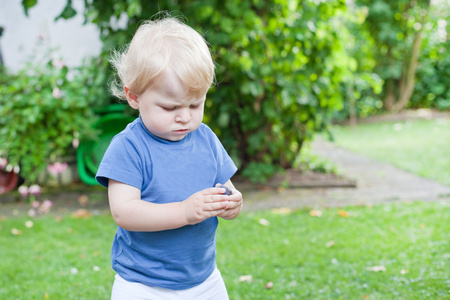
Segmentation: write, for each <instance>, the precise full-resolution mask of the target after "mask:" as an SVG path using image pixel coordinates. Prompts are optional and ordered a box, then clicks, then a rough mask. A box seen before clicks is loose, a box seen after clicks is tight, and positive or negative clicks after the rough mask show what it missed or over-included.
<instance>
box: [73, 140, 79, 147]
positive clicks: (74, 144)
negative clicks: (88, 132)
mask: <svg viewBox="0 0 450 300" xmlns="http://www.w3.org/2000/svg"><path fill="white" fill-rule="evenodd" d="M79 145H80V140H79V139H73V141H72V146H73V147H74V148H75V149H77V148H78V146H79Z"/></svg>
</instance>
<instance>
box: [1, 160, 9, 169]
mask: <svg viewBox="0 0 450 300" xmlns="http://www.w3.org/2000/svg"><path fill="white" fill-rule="evenodd" d="M6 165H8V160H7V159H6V158H3V157H0V169H3V168H4V167H6Z"/></svg>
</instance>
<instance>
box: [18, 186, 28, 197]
mask: <svg viewBox="0 0 450 300" xmlns="http://www.w3.org/2000/svg"><path fill="white" fill-rule="evenodd" d="M17 190H18V191H19V193H20V195H21V196H22V197H26V196H27V195H28V187H27V186H25V185H21V186H19V188H18V189H17Z"/></svg>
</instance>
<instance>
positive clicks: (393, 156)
mask: <svg viewBox="0 0 450 300" xmlns="http://www.w3.org/2000/svg"><path fill="white" fill-rule="evenodd" d="M332 133H333V136H334V139H335V143H336V144H337V145H339V146H342V147H344V148H347V149H350V150H352V151H355V152H358V153H361V154H364V155H367V156H369V157H372V158H374V159H377V160H380V161H384V162H387V163H390V164H392V165H394V166H397V167H399V168H401V169H404V170H407V171H410V172H412V173H415V174H418V175H420V176H423V177H426V178H429V179H433V180H436V181H439V182H441V183H443V184H446V185H449V186H450V119H431V120H415V121H403V122H386V123H367V124H359V125H357V126H356V127H354V128H352V127H349V126H335V127H334V128H333V129H332Z"/></svg>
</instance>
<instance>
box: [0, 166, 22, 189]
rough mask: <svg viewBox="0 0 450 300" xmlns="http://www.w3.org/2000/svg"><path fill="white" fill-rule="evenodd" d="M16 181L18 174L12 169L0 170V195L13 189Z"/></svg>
mask: <svg viewBox="0 0 450 300" xmlns="http://www.w3.org/2000/svg"><path fill="white" fill-rule="evenodd" d="M18 181H19V175H17V173H15V172H14V171H11V172H6V171H3V170H0V195H1V194H5V193H8V192H10V191H12V190H13V189H15V188H16V186H17V182H18Z"/></svg>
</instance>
